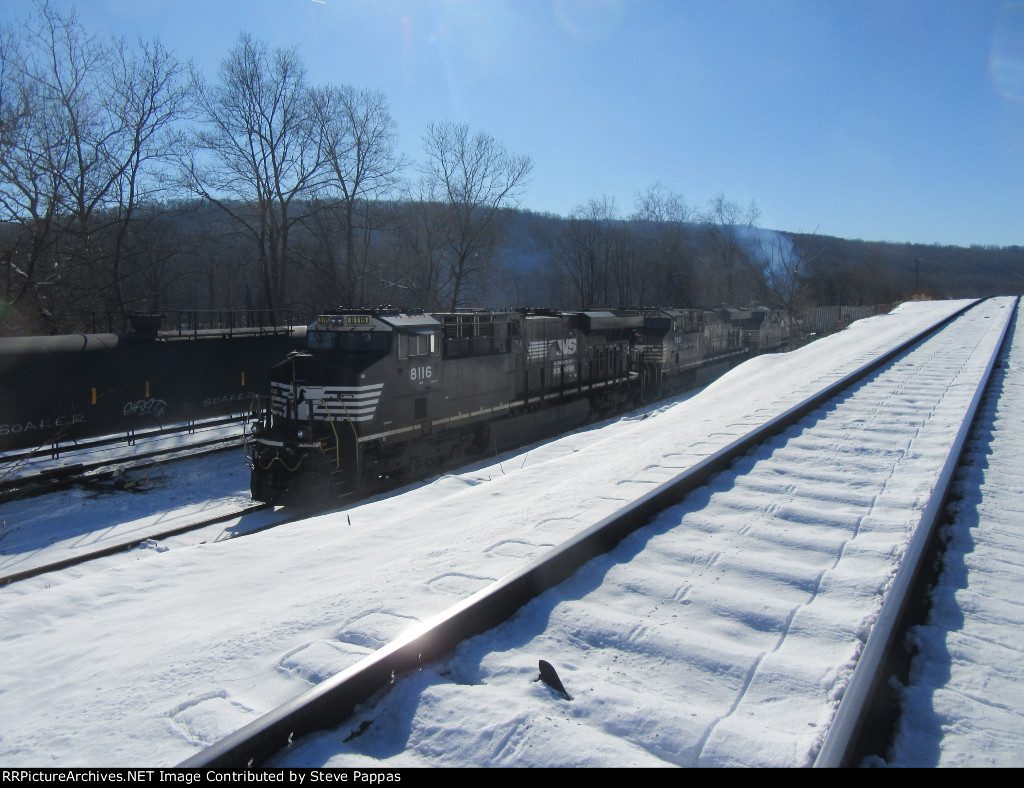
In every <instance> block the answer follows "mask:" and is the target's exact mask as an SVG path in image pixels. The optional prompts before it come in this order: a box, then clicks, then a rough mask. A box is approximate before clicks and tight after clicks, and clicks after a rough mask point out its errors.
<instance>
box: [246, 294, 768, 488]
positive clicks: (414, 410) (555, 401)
mask: <svg viewBox="0 0 1024 788" xmlns="http://www.w3.org/2000/svg"><path fill="white" fill-rule="evenodd" d="M786 335H787V332H786V331H785V324H784V322H783V321H782V320H781V317H780V315H779V314H778V313H776V312H771V311H766V310H752V311H740V310H717V311H703V310H692V309H691V310H668V309H651V310H633V311H628V312H622V311H619V312H612V311H588V312H553V311H519V312H487V311H466V312H457V313H450V314H426V313H423V312H410V311H399V310H390V309H376V310H353V309H336V310H331V311H329V312H325V313H324V314H322V315H320V316H319V317H318V318H317V320H316V322H315V323H313V324H311V325H310V326H309V327H308V329H307V331H306V347H305V349H304V350H302V351H297V352H293V353H291V354H289V356H288V357H287V358H286V359H285V360H284V361H282V362H281V363H279V364H277V365H276V366H274V367H273V368H272V370H271V375H270V377H271V383H270V395H269V397H266V398H263V399H262V401H259V402H257V405H256V412H255V413H254V418H253V421H252V423H251V426H250V435H249V438H248V441H247V454H248V457H249V460H250V464H251V467H252V495H253V498H255V499H257V500H260V501H268V502H281V503H285V502H298V503H307V504H308V503H319V502H323V501H325V500H328V499H330V498H332V497H338V496H349V495H351V496H356V497H359V496H362V495H366V494H370V493H373V492H375V491H378V490H381V489H384V488H386V487H389V486H392V485H394V484H397V483H400V482H403V481H407V480H409V479H414V478H419V477H422V476H426V475H429V474H431V473H434V472H437V471H438V470H440V469H442V468H445V467H451V466H455V465H457V464H459V463H460V462H461V461H462V460H463V459H464V458H467V457H473V456H480V455H483V454H493V453H496V452H498V451H501V450H503V449H506V448H510V447H512V446H515V445H520V444H523V443H528V442H531V441H534V440H538V439H540V438H542V437H546V436H549V435H553V434H557V433H559V432H563V431H565V430H568V429H572V428H574V427H577V426H579V425H582V424H584V423H586V422H587V421H589V420H592V419H595V418H600V417H603V416H607V415H609V414H611V413H614V412H616V411H619V410H621V409H623V408H625V407H626V406H628V405H630V404H631V403H635V402H639V401H642V400H644V399H653V398H656V397H662V396H665V395H667V394H669V393H671V392H672V391H676V390H683V389H685V388H688V387H692V386H695V385H701V384H702V383H705V382H708V381H710V380H711V379H713V378H714V377H717V376H718V375H720V374H721V373H723V372H724V371H726V370H727V369H728V368H729V367H731V366H732V365H734V364H736V363H738V362H739V361H741V360H743V359H744V358H746V357H747V356H749V355H750V354H751V353H752V352H764V351H767V350H774V349H779V348H781V347H782V346H783V345H784V344H785V342H786Z"/></svg>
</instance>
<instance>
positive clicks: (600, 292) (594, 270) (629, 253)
mask: <svg viewBox="0 0 1024 788" xmlns="http://www.w3.org/2000/svg"><path fill="white" fill-rule="evenodd" d="M556 259H557V260H558V262H559V265H560V267H561V270H562V272H563V274H564V275H565V276H566V277H567V278H568V280H569V282H570V283H571V284H572V287H573V289H574V290H575V291H576V294H577V296H578V297H579V305H580V307H581V308H587V307H591V306H596V305H598V304H603V305H605V306H609V305H611V304H612V302H613V301H615V300H618V301H620V302H622V303H627V302H630V301H632V300H634V299H633V297H634V296H635V295H637V294H638V291H637V288H636V281H635V280H636V270H635V259H634V253H633V242H632V239H631V237H630V235H629V232H628V228H627V227H626V225H625V224H624V223H623V222H622V221H621V220H620V219H619V218H618V211H617V209H616V207H615V199H614V198H612V197H607V196H605V197H601V198H599V199H593V198H591V199H590V200H588V201H587V203H586V205H578V206H576V207H575V208H574V209H573V210H572V211H571V212H570V213H569V223H568V226H567V228H566V233H565V235H564V236H563V238H562V240H561V243H560V244H559V247H558V251H557V253H556Z"/></svg>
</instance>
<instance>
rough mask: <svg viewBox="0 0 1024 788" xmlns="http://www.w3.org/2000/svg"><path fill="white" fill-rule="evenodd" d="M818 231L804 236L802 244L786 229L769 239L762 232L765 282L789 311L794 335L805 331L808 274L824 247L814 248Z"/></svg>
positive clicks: (760, 247)
mask: <svg viewBox="0 0 1024 788" xmlns="http://www.w3.org/2000/svg"><path fill="white" fill-rule="evenodd" d="M814 240H815V233H812V234H811V235H809V236H806V237H804V238H803V239H802V240H801V242H800V243H799V245H798V244H797V243H794V241H793V239H792V238H790V237H789V236H787V235H783V234H782V233H778V232H772V233H770V234H768V235H767V240H766V238H765V237H764V234H762V237H761V239H760V240H759V241H758V246H757V259H758V261H759V262H760V265H761V273H762V276H763V279H764V283H765V286H766V288H767V289H768V292H769V294H770V296H771V299H772V301H774V302H775V303H774V305H775V306H778V307H780V308H781V309H782V310H783V311H784V312H785V313H786V319H787V321H788V322H789V327H790V332H791V334H792V336H799V335H800V334H801V333H802V332H801V328H800V325H801V323H800V317H801V316H802V314H803V312H804V308H805V306H806V303H805V302H806V293H805V290H806V287H805V283H804V277H805V276H806V274H807V269H808V266H809V265H810V264H811V263H813V261H814V260H815V258H816V257H817V256H818V255H819V254H820V251H817V252H815V251H812V250H811V246H812V244H813V243H814Z"/></svg>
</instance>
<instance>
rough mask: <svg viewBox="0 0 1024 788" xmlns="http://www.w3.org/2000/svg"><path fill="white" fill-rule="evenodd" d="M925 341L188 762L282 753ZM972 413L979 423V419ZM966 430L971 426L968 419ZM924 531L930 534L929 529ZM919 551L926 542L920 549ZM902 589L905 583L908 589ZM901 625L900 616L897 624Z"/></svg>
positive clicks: (846, 732) (850, 730)
mask: <svg viewBox="0 0 1024 788" xmlns="http://www.w3.org/2000/svg"><path fill="white" fill-rule="evenodd" d="M963 311H966V310H963ZM961 313H962V312H961ZM961 313H957V314H956V315H954V316H952V317H951V318H949V320H947V321H943V323H941V324H940V325H939V326H938V328H941V327H943V326H944V325H946V324H948V323H949V322H950V321H952V320H955V319H956V318H957V317H958V316H959V315H960V314H961ZM1008 325H1009V320H1007V321H1006V323H1005V324H1004V327H1003V331H1004V335H1005V328H1006V326H1008ZM926 333H927V332H926ZM923 341H924V336H923V335H919V336H917V337H914V338H912V339H910V340H908V341H906V342H904V343H902V344H901V345H900V346H899V347H896V348H894V349H892V350H891V351H889V352H887V353H886V354H885V355H883V356H881V357H879V358H876V359H873V360H871V361H869V362H867V363H865V364H863V365H862V366H861V367H860V368H858V369H857V370H855V371H854V372H852V373H850V374H848V375H846V376H845V377H843V378H842V379H841V380H839V381H837V382H835V383H833V384H832V385H829V386H828V387H827V388H825V389H823V390H822V391H820V392H818V393H817V394H815V395H813V396H810V397H808V398H806V399H805V400H804V401H802V402H801V403H800V404H798V405H796V406H794V407H792V408H790V409H789V410H787V411H786V412H785V413H782V414H781V415H779V416H777V417H776V418H773V419H772V420H770V421H768V422H767V423H765V424H764V425H762V426H761V427H760V428H758V429H756V430H753V431H751V432H749V433H748V434H746V435H744V436H743V437H741V438H739V439H737V440H735V441H733V442H732V443H731V444H729V445H728V446H727V447H725V448H724V449H722V450H720V451H718V452H716V453H715V454H713V455H711V456H709V457H707V458H706V459H705V460H703V461H702V462H700V463H699V464H698V465H696V466H694V467H693V468H691V469H690V470H688V471H687V472H685V473H683V474H682V475H680V476H679V477H677V478H675V479H674V480H672V481H670V482H668V483H666V484H663V485H661V486H660V487H658V488H656V489H654V490H652V491H651V492H649V493H648V494H646V495H644V496H642V497H641V498H639V499H638V500H637V501H635V502H634V503H632V504H631V505H629V506H626V507H624V508H623V509H621V510H620V511H619V512H617V513H615V514H614V515H612V516H610V517H607V518H605V519H604V520H602V521H601V522H599V523H597V524H596V525H594V526H592V527H591V528H589V529H588V530H586V531H585V532H583V533H581V534H579V535H578V536H577V537H575V538H573V539H571V540H570V541H568V542H566V543H565V544H563V545H562V546H560V547H558V548H557V549H555V550H553V551H552V552H551V553H549V554H548V555H546V556H544V557H542V558H540V559H538V560H537V561H535V562H534V563H533V564H530V565H529V566H526V567H524V568H523V569H522V570H520V571H518V572H516V573H514V574H512V575H510V576H509V577H506V578H505V579H503V580H501V581H498V582H497V583H494V584H493V585H491V586H489V587H488V588H486V589H484V590H482V591H481V592H479V593H477V594H476V595H474V596H472V597H470V598H469V599H467V600H465V601H464V602H462V603H460V604H459V605H456V606H455V607H453V608H451V609H449V610H448V611H446V612H445V613H444V614H442V615H440V616H438V617H436V618H434V619H432V620H430V621H427V622H425V623H423V624H422V625H421V626H419V627H417V628H416V629H414V630H412V631H410V632H408V633H407V634H406V635H405V636H403V637H402V638H400V639H399V640H397V641H394V642H393V643H391V644H389V645H388V646H386V647H385V648H382V649H380V650H379V651H377V652H375V653H374V654H372V655H370V656H369V657H367V658H366V659H364V660H363V661H362V662H360V663H358V664H356V665H354V666H352V667H351V668H349V669H348V670H345V671H343V672H341V673H339V674H337V675H335V676H334V677H332V678H330V679H327V680H326V681H323V682H321V683H320V684H318V685H317V686H316V687H314V688H313V689H311V690H309V691H308V692H306V693H305V694H303V695H302V696H300V697H298V698H296V699H295V700H293V701H291V702H289V703H287V704H285V705H283V706H281V707H279V708H277V709H275V710H273V711H272V712H270V713H268V714H266V715H264V716H263V717H261V718H259V719H257V720H256V721H254V722H252V723H250V724H249V725H247V726H246V727H244V728H242V729H241V730H239V731H238V732H236V733H235V734H233V735H232V736H229V737H227V738H226V739H224V740H222V741H220V742H218V743H216V744H214V745H213V746H212V747H210V748H208V749H207V750H205V751H203V752H201V753H198V754H197V755H196V756H194V757H193V758H191V759H189V760H188V761H186V762H185V763H184V764H183V765H184V766H203V765H245V764H247V763H262V762H263V761H265V760H266V759H267V758H268V757H270V756H271V755H272V754H273V753H274V752H276V751H277V750H279V749H281V748H283V747H284V746H286V745H287V743H288V742H290V741H292V740H293V738H295V737H298V736H302V735H304V734H306V733H308V732H310V731H313V730H317V729H322V728H327V727H331V726H334V725H337V724H339V723H340V722H342V721H343V720H344V719H346V717H347V716H348V715H349V714H350V713H351V712H352V710H353V709H354V708H355V707H356V705H357V704H359V703H361V702H362V701H364V700H366V699H367V698H368V697H370V696H371V695H372V694H373V693H374V692H376V691H378V690H379V689H382V688H385V687H387V686H388V685H389V684H390V683H391V682H393V681H394V680H395V677H396V676H398V675H399V674H401V673H404V672H406V671H410V670H414V669H416V668H418V667H421V666H423V665H424V664H425V663H426V662H428V661H430V660H432V659H435V658H437V657H439V656H441V655H443V654H445V653H447V652H448V651H450V650H451V649H452V648H454V646H455V645H456V644H457V643H459V642H460V641H462V640H464V639H465V638H468V637H470V636H472V635H474V634H478V633H480V632H483V631H486V630H488V629H490V628H492V627H494V626H495V625H497V624H499V623H501V622H502V621H504V620H506V619H507V618H508V617H509V616H511V615H512V614H513V613H514V612H515V611H516V610H518V609H519V608H520V607H522V605H524V604H525V603H526V602H528V601H529V600H530V599H532V598H534V597H536V596H537V595H539V594H540V593H542V592H543V591H544V590H545V589H547V588H550V587H552V586H554V585H555V584H557V583H559V582H561V581H562V580H564V579H565V578H567V577H569V576H570V575H572V574H573V572H575V571H576V570H577V569H578V568H579V567H580V566H582V565H583V564H584V563H586V562H587V561H589V560H590V559H592V558H593V557H595V556H598V555H601V554H603V553H606V552H607V551H609V550H610V549H612V548H613V547H614V546H615V545H616V544H617V543H618V542H619V541H621V540H622V539H623V538H624V537H625V536H627V535H628V534H630V533H632V532H633V531H635V530H636V529H638V528H640V527H642V526H644V525H645V524H647V523H648V522H649V521H650V520H651V518H652V517H654V516H655V515H657V514H658V513H659V512H662V511H663V510H665V509H666V508H668V507H670V506H672V505H673V504H676V503H678V502H679V501H680V500H682V499H683V498H685V497H686V496H687V495H688V494H689V493H691V492H693V491H694V490H696V489H698V488H699V487H701V486H703V485H705V484H707V483H708V481H709V480H710V479H711V478H712V477H713V476H715V475H716V474H718V473H720V472H722V471H726V470H728V469H729V468H730V467H731V466H732V464H733V463H734V462H735V461H736V459H738V458H739V457H742V456H743V455H745V454H747V453H748V452H749V451H750V450H751V449H753V448H754V447H756V446H758V445H760V444H763V443H764V442H765V441H767V440H768V439H770V438H771V437H772V436H774V435H778V434H779V433H781V432H783V431H785V430H787V429H788V428H790V427H791V426H793V425H795V424H796V423H797V422H798V421H800V420H801V419H802V418H804V417H805V416H807V415H808V414H811V413H812V412H813V411H815V410H817V409H819V408H821V407H822V406H823V405H825V404H826V403H828V402H830V401H831V400H834V399H836V398H837V397H839V396H840V394H841V393H842V392H843V391H846V390H848V389H850V388H851V387H853V386H854V385H855V384H856V383H858V382H859V381H862V380H864V379H865V378H866V377H867V376H869V375H871V374H872V373H873V372H875V371H877V370H879V369H880V368H882V367H884V366H885V365H886V364H888V363H890V362H892V361H893V360H894V359H896V358H897V357H899V356H900V355H901V354H903V353H905V352H907V351H908V350H910V349H911V348H912V347H913V346H915V345H917V344H919V343H921V342H923ZM994 358H995V353H993V354H992V359H994ZM991 364H992V362H991V361H990V363H989V366H988V371H990V370H991ZM987 375H988V372H986V373H985V376H984V377H985V378H986V379H987ZM982 388H983V383H982V384H981V385H980V386H979V391H980V389H982ZM978 396H980V394H979V395H978ZM966 421H968V422H969V419H968V420H966ZM963 429H964V430H965V429H966V427H964V428H963ZM958 455H959V447H957V446H956V445H954V446H952V447H951V448H950V451H949V457H948V459H947V465H950V464H951V465H950V467H953V466H955V461H956V457H957V456H958ZM943 475H944V476H945V475H946V474H945V473H944V474H943ZM944 496H945V492H944V490H939V489H938V488H936V490H935V491H934V492H933V495H932V497H933V499H934V500H933V502H932V503H931V504H930V505H929V506H928V512H929V516H930V513H932V512H935V513H938V512H941V510H942V503H941V502H942V500H943V499H944ZM923 519H924V518H923ZM921 530H922V532H924V531H927V530H929V527H928V526H924V527H922V529H921ZM921 538H922V539H924V538H925V537H921ZM915 552H918V551H916V549H915ZM906 567H907V568H906V569H905V570H904V569H901V570H900V574H904V572H906V573H909V575H913V574H914V572H916V568H915V569H914V570H911V569H910V563H909V561H908V562H907V563H906ZM903 585H907V587H909V581H908V582H907V583H904V581H902V580H900V587H902V586H903ZM898 593H903V592H902V591H898ZM903 606H904V605H903V603H902V601H901V602H899V603H891V604H890V603H886V607H887V609H888V608H893V609H898V608H902V607H903ZM885 617H886V619H889V618H892V619H893V621H894V622H895V620H896V619H897V618H898V616H896V615H895V614H893V613H890V612H888V610H887V612H886V613H885ZM894 626H895V624H893V627H894ZM883 629H890V626H889V624H887V623H885V622H883V623H882V625H881V626H880V628H879V630H878V631H879V633H881V632H882V630H883ZM872 640H877V641H878V642H879V643H881V642H883V641H887V642H888V643H889V644H890V645H891V641H892V637H891V635H886V636H882V635H881V634H879V635H878V636H877V637H876V636H875V635H872ZM875 648H877V647H876V646H875V645H874V644H872V649H871V651H872V652H873V651H874V650H875ZM874 661H875V658H874V657H871V656H870V654H869V659H867V660H865V662H864V663H863V665H864V667H865V668H867V667H868V664H869V663H870V662H874ZM881 662H882V660H881V657H879V664H881ZM876 672H877V669H876ZM874 682H875V679H874V678H869V679H863V680H858V682H857V684H858V685H859V684H861V683H863V684H865V686H866V687H867V688H868V691H867V692H865V693H864V697H865V698H866V697H868V696H869V695H870V688H871V687H872V686H873V685H874ZM849 691H850V693H851V694H850V697H851V700H850V701H849V702H844V703H843V706H844V707H846V708H849V709H850V710H851V711H846V710H845V709H844V710H843V711H842V715H841V718H838V717H837V719H838V720H839V724H838V725H837V728H836V732H835V733H834V734H831V735H830V742H829V744H828V750H827V751H826V750H825V749H824V748H823V758H822V760H821V761H820V763H821V765H834V764H831V763H830V760H829V759H832V758H838V759H839V760H837V761H836V763H839V762H842V758H843V757H844V754H845V752H846V751H847V749H848V748H849V742H850V741H851V740H852V739H853V738H854V737H855V735H856V732H857V730H858V727H859V720H860V719H861V715H860V712H859V709H856V708H855V707H856V706H857V705H858V703H860V704H861V705H862V704H863V700H861V701H859V702H858V701H855V700H853V699H854V698H855V697H856V696H857V695H859V694H860V691H859V690H858V689H857V687H856V686H854V685H853V684H851V685H850V688H849ZM847 717H850V718H851V719H852V720H853V721H852V722H851V723H845V722H842V719H845V718H847ZM829 753H832V754H829ZM836 754H838V755H836Z"/></svg>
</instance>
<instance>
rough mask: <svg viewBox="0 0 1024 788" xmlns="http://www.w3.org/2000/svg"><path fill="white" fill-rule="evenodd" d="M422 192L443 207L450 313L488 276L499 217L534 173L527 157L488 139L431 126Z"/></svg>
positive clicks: (457, 127)
mask: <svg viewBox="0 0 1024 788" xmlns="http://www.w3.org/2000/svg"><path fill="white" fill-rule="evenodd" d="M424 146H425V149H426V156H427V159H426V163H425V164H424V166H423V170H422V174H423V178H424V181H425V183H426V188H427V189H428V190H429V192H430V193H433V194H437V195H439V197H440V198H441V200H442V203H443V205H444V206H445V213H446V220H445V227H446V228H447V233H446V236H447V237H446V238H445V263H446V265H447V269H448V277H447V279H448V282H447V285H448V293H449V303H450V306H451V309H453V310H454V309H456V308H457V307H458V306H459V304H460V303H461V302H462V299H463V297H464V294H465V292H464V291H465V290H466V287H467V285H468V284H469V283H470V282H471V280H472V279H473V278H474V277H476V276H477V275H479V274H481V273H482V272H483V271H484V270H486V268H487V265H488V262H489V256H490V254H491V253H492V252H493V250H494V249H495V248H496V246H497V245H498V243H499V242H500V236H499V233H498V232H497V231H498V229H499V228H498V226H497V225H498V221H497V218H498V214H499V211H500V210H501V209H502V208H507V207H515V206H516V205H517V204H518V198H519V195H520V193H521V191H522V190H523V188H524V187H525V185H526V179H527V177H528V176H529V174H530V171H531V170H532V169H533V162H532V161H531V159H530V158H529V157H528V156H520V155H516V154H513V153H510V152H509V151H508V150H506V148H505V146H504V145H502V144H501V143H500V142H498V141H497V140H495V139H494V137H492V136H490V135H489V134H485V133H483V132H480V133H478V134H475V135H473V136H471V135H470V132H469V127H468V126H466V125H457V124H454V123H431V124H430V125H429V126H428V127H427V132H426V135H425V136H424Z"/></svg>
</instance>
